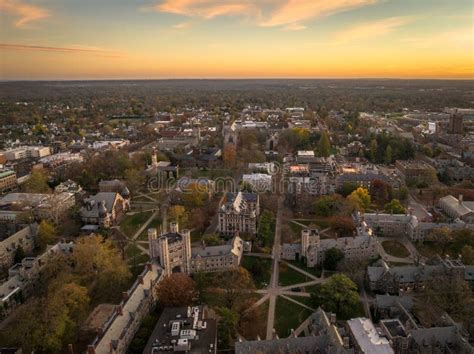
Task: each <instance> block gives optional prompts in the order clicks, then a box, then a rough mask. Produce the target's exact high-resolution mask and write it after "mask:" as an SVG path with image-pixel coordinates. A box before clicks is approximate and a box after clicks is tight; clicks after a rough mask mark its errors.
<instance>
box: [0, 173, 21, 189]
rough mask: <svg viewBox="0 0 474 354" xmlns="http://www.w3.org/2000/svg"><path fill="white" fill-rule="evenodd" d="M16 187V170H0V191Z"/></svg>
mask: <svg viewBox="0 0 474 354" xmlns="http://www.w3.org/2000/svg"><path fill="white" fill-rule="evenodd" d="M16 187H17V179H16V172H15V171H13V170H0V193H3V192H6V191H10V190H13V189H15V188H16Z"/></svg>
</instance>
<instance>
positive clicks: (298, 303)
mask: <svg viewBox="0 0 474 354" xmlns="http://www.w3.org/2000/svg"><path fill="white" fill-rule="evenodd" d="M281 297H282V298H284V299H286V300H288V301H291V302H294V303H295V304H297V305H300V306H301V307H304V308H305V309H308V310H310V311H316V310H315V309H313V308H312V307H309V306H308V305H305V304H303V303H302V302H299V301H298V300H295V299H293V298H291V297H289V296H286V295H281Z"/></svg>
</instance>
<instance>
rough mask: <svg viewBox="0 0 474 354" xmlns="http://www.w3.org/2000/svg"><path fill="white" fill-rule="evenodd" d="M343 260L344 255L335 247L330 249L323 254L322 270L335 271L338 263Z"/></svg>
mask: <svg viewBox="0 0 474 354" xmlns="http://www.w3.org/2000/svg"><path fill="white" fill-rule="evenodd" d="M343 258H344V253H343V252H342V251H341V250H340V249H338V248H336V247H332V248H330V249H328V250H326V252H325V253H324V262H323V266H324V269H327V270H336V268H337V265H338V263H339V261H341V260H342V259H343Z"/></svg>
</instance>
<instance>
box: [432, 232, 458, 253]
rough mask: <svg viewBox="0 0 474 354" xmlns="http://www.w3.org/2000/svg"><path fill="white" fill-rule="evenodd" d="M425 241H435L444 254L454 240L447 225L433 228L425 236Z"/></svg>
mask: <svg viewBox="0 0 474 354" xmlns="http://www.w3.org/2000/svg"><path fill="white" fill-rule="evenodd" d="M426 240H427V241H431V242H434V243H436V244H437V245H439V246H440V247H441V254H443V255H444V254H446V251H447V250H448V248H449V245H450V244H451V243H452V242H453V241H454V236H453V233H452V232H451V230H450V229H449V228H447V227H442V228H439V229H434V230H433V231H431V232H430V233H429V234H428V235H427V236H426Z"/></svg>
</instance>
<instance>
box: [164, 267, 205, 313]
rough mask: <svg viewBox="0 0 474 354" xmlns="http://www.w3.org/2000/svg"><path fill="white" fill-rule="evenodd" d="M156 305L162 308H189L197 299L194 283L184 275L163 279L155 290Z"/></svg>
mask: <svg viewBox="0 0 474 354" xmlns="http://www.w3.org/2000/svg"><path fill="white" fill-rule="evenodd" d="M156 293H157V297H158V303H159V304H160V305H161V306H163V307H168V306H171V307H179V306H190V305H192V304H193V302H194V301H195V299H196V298H197V288H196V284H195V282H194V281H193V280H192V279H191V278H190V277H189V276H188V275H187V274H184V273H173V274H171V275H169V276H167V277H165V278H164V279H163V280H162V281H161V282H160V283H159V284H158V285H157V288H156Z"/></svg>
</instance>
